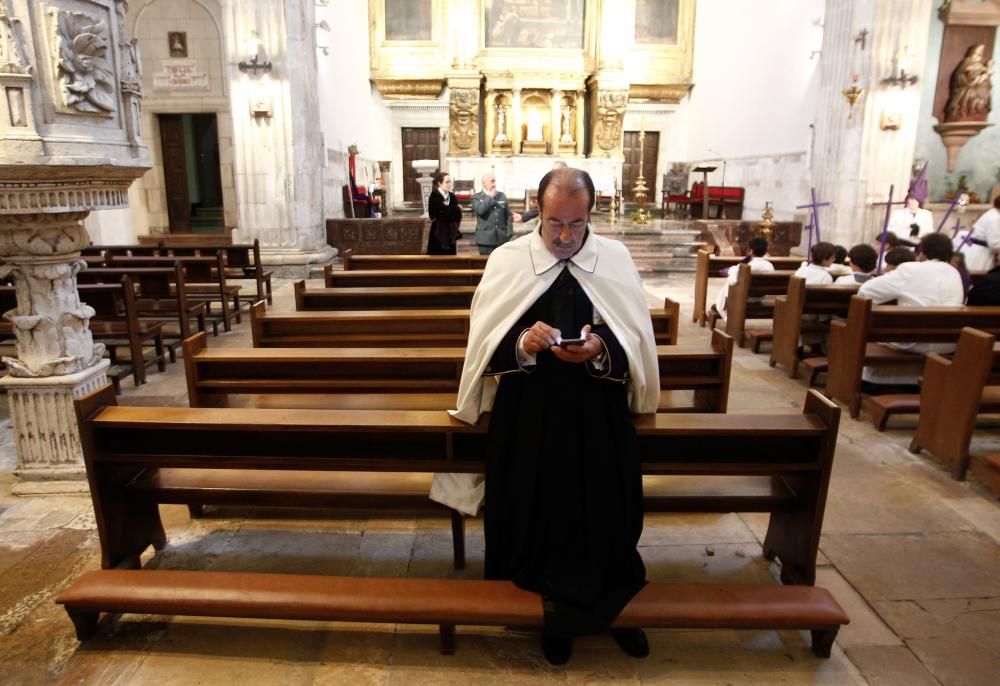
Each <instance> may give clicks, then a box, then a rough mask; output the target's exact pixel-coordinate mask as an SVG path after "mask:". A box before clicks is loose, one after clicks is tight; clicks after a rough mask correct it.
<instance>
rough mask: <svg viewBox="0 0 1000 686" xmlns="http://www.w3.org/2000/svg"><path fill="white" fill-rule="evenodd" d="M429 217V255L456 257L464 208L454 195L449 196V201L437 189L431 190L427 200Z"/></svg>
mask: <svg viewBox="0 0 1000 686" xmlns="http://www.w3.org/2000/svg"><path fill="white" fill-rule="evenodd" d="M427 216H428V217H430V220H431V228H430V233H429V234H428V236H427V254H428V255H455V254H456V253H457V252H458V239H459V238H461V237H462V234H461V232H460V231H459V229H458V226H459V224H461V223H462V208H461V206H459V204H458V198H456V197H455V194H454V193H449V194H448V201H447V202H445V199H444V196H442V195H441V191H439V190H438V189H437V188H434V189H432V190H431V194H430V197H428V198H427Z"/></svg>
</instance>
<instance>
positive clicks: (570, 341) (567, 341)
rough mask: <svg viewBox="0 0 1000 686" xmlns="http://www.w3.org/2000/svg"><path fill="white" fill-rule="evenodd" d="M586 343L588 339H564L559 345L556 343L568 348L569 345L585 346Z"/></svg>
mask: <svg viewBox="0 0 1000 686" xmlns="http://www.w3.org/2000/svg"><path fill="white" fill-rule="evenodd" d="M586 342H587V339H586V338H564V339H562V340H561V341H559V342H558V343H556V345H558V346H560V347H566V346H567V345H583V344H584V343H586Z"/></svg>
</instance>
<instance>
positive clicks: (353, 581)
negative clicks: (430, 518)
mask: <svg viewBox="0 0 1000 686" xmlns="http://www.w3.org/2000/svg"><path fill="white" fill-rule="evenodd" d="M56 602H57V603H59V604H61V605H63V606H64V607H65V608H66V612H67V613H68V614H69V617H70V619H71V620H72V621H73V625H74V627H75V628H76V636H77V638H78V639H79V640H81V641H84V640H87V639H88V638H91V637H92V636H94V634H96V633H97V630H98V622H99V619H100V613H101V612H110V613H133V614H135V613H140V614H168V615H188V616H196V617H245V618H259V619H282V620H284V619H297V620H313V621H348V622H393V623H405V624H431V625H434V624H436V625H438V627H439V635H440V649H441V652H442V653H443V654H446V655H449V654H452V653H454V651H455V628H456V626H458V625H463V626H465V625H473V626H541V625H542V624H543V622H544V613H543V611H542V603H541V599H540V597H539V596H538V594H536V593H532V592H530V591H525V590H522V589H520V588H518V587H517V586H515V585H514V584H513V582H510V581H484V580H477V579H425V578H384V577H382V578H379V577H338V576H332V577H331V576H318V575H303V574H263V573H247V572H204V571H201V572H189V571H174V570H123V569H113V570H101V571H92V572H87V573H86V574H84V575H83V576H81V577H80V578H79V579H77V580H76V581H75V582H74V583H73V584H72V585H71V586H70V587H69V588H67V589H65V590H63V591H62V592H61V593H60V594H59V596H58V597H57V598H56ZM849 622H850V620H849V618H848V617H847V614H846V613H845V612H844V610H843V609H842V608H841V607H840V605H838V604H837V601H836V600H834V598H833V596H831V595H830V594H829V592H828V591H826V590H825V589H822V588H815V587H811V586H764V585H760V586H750V585H734V584H690V583H687V584H682V583H676V584H665V583H655V582H654V583H650V584H647V585H646V586H645V587H643V589H642V590H641V591H639V593H638V594H637V595H636V596H635V597H634V598H633V599H632V600H631V601H630V602H629V603H628V605H626V606H625V608H624V609H623V610H622V612H621V614H619V615H618V617H617V619H616V620H615V622H614V626H615V627H621V628H625V627H632V628H672V629H679V628H683V629H704V628H720V627H727V628H731V629H743V630H747V629H751V630H752V629H778V630H809V631H810V632H811V634H812V649H813V652H814V653H815V654H816V655H817V656H818V657H829V656H830V651H831V648H832V647H833V642H834V640H835V639H836V636H837V632H838V630H839V629H840V627H841V626H842V625H845V624H848V623H849Z"/></svg>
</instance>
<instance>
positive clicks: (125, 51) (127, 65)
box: [115, 0, 142, 95]
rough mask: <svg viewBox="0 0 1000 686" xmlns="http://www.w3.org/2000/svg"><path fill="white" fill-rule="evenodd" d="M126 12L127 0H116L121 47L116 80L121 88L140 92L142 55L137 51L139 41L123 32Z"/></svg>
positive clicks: (119, 43)
mask: <svg viewBox="0 0 1000 686" xmlns="http://www.w3.org/2000/svg"><path fill="white" fill-rule="evenodd" d="M127 12H128V0H117V3H116V5H115V13H116V15H117V17H118V45H119V47H120V48H121V68H120V69H119V73H118V80H119V81H120V82H121V85H122V90H126V91H132V92H133V93H138V94H140V95H141V94H142V57H141V56H140V53H139V41H138V40H136V39H134V38H133V39H132V40H128V38H127V37H126V34H125V15H126V13H127Z"/></svg>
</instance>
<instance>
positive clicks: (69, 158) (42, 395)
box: [0, 0, 149, 493]
mask: <svg viewBox="0 0 1000 686" xmlns="http://www.w3.org/2000/svg"><path fill="white" fill-rule="evenodd" d="M127 10H128V2H127V1H126V0H0V83H2V85H3V88H2V89H0V97H3V98H4V100H5V102H4V103H3V105H2V106H0V260H2V265H0V274H2V276H3V277H4V278H6V279H12V280H13V282H14V285H15V287H16V292H17V307H16V308H15V309H13V310H10V311H8V312H6V313H4V318H5V319H6V320H7V321H8V322H10V324H11V325H12V326H13V333H14V336H15V338H16V356H15V357H5V358H4V362H5V363H6V366H7V369H8V372H9V375H8V376H7V377H6V378H4V379H3V380H2V381H0V383H2V384H3V385H4V387H5V388H6V390H7V393H8V398H9V402H10V411H11V418H12V421H13V427H14V434H15V441H16V446H17V475H18V477H19V479H20V482H19V484H18V485H17V487H16V488H15V491H16V492H17V491H19V492H23V493H44V492H60V491H62V492H65V491H66V490H78V489H80V488H86V483H85V482H84V481H82V478H83V462H82V454H81V449H80V439H79V436H78V433H77V427H76V416H75V414H74V411H73V398H74V397H77V396H79V395H82V394H84V393H86V392H88V391H90V390H92V389H94V388H97V387H99V386H100V385H102V384H104V383H106V382H107V377H106V372H107V368H108V362H107V361H106V360H104V359H103V352H104V346H103V345H102V344H100V343H96V344H95V343H94V341H93V337H92V335H91V332H90V327H89V321H90V318H91V317H93V316H94V310H93V308H91V307H89V306H88V305H87V304H86V303H84V302H81V301H80V296H79V293H78V291H77V287H76V274H77V272H78V271H79V270H81V269H83V268H85V264H84V263H83V262H82V261H81V260H80V249H81V248H83V247H84V246H86V245H87V244H88V243H89V237H88V235H87V231H86V229H85V228H84V226H83V220H84V218H86V217H87V215H88V214H89V213H90V212H91V211H92V210H96V209H111V208H120V207H125V206H126V205H127V201H128V187H129V185H130V184H131V183H132V181H133V180H134V179H136V178H137V177H139V176H140V175H142V174H143V172H145V171H146V169H147V168H148V167H149V160H148V155H147V151H146V148H145V146H144V145H143V143H142V139H141V134H140V130H139V123H140V121H141V118H140V106H141V96H142V93H141V91H142V87H141V82H142V78H141V66H140V60H139V55H138V46H137V45H136V42H135V41H132V40H129V39H128V37H127V36H126V35H125V13H126V11H127Z"/></svg>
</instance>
